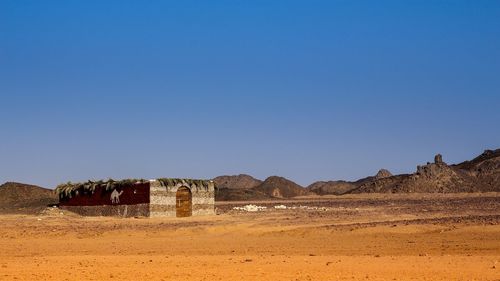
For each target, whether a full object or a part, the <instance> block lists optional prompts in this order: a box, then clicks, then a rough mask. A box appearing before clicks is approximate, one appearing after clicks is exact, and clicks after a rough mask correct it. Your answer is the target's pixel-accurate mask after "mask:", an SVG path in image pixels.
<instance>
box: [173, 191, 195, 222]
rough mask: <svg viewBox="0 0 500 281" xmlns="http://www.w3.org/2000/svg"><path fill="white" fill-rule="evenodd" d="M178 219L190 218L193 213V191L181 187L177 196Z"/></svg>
mask: <svg viewBox="0 0 500 281" xmlns="http://www.w3.org/2000/svg"><path fill="white" fill-rule="evenodd" d="M175 201H176V215H177V217H190V216H191V215H192V213H193V207H192V206H193V202H192V195H191V190H189V188H187V187H184V186H183V187H180V188H179V189H178V190H177V193H176V194H175Z"/></svg>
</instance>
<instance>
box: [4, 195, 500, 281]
mask: <svg viewBox="0 0 500 281" xmlns="http://www.w3.org/2000/svg"><path fill="white" fill-rule="evenodd" d="M478 198H479V199H478ZM499 198H500V197H499V196H498V195H497V194H488V195H484V196H482V197H481V196H479V197H478V196H470V197H468V196H457V197H442V198H434V197H432V196H431V197H429V198H427V199H426V198H424V197H418V196H416V197H415V195H413V196H412V197H402V198H399V197H389V198H388V197H383V198H381V197H374V198H369V197H368V198H366V197H359V198H344V199H337V198H327V199H324V200H317V199H310V200H309V199H307V198H303V199H301V200H300V201H292V202H290V201H286V202H264V203H263V202H261V204H263V205H266V206H268V209H267V210H266V211H261V212H255V213H246V212H241V211H234V210H232V207H234V206H235V205H237V204H240V205H241V204H244V203H219V204H218V206H217V208H218V213H219V215H216V216H210V217H198V218H195V217H191V218H184V219H177V218H165V219H147V218H131V219H118V218H103V217H95V218H88V217H79V216H75V215H71V214H68V213H67V212H63V214H62V215H61V214H60V213H59V211H58V210H53V212H46V213H45V215H40V216H25V215H2V216H0V225H1V226H2V227H1V228H0V280H500V224H499V223H500V211H499V210H500V209H499V207H500V206H499V205H500V200H499ZM283 203H284V204H285V205H287V206H288V207H292V206H295V207H296V209H293V210H290V209H287V210H274V208H273V206H274V205H279V204H283ZM300 206H302V207H300Z"/></svg>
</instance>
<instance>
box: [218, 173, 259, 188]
mask: <svg viewBox="0 0 500 281" xmlns="http://www.w3.org/2000/svg"><path fill="white" fill-rule="evenodd" d="M213 181H214V182H215V184H216V185H217V187H219V188H221V189H222V188H229V189H250V188H254V187H256V186H258V185H259V184H261V183H262V181H261V180H258V179H256V178H254V177H252V176H249V175H244V174H241V175H236V176H220V177H216V178H214V179H213Z"/></svg>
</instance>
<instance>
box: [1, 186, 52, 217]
mask: <svg viewBox="0 0 500 281" xmlns="http://www.w3.org/2000/svg"><path fill="white" fill-rule="evenodd" d="M55 203H58V198H57V196H56V195H55V194H54V192H53V191H52V190H50V189H46V188H43V187H39V186H36V185H29V184H23V183H17V182H6V183H4V184H2V185H0V213H4V214H5V213H9V214H36V213H39V212H40V211H42V210H43V209H44V208H45V207H46V206H47V205H49V204H55Z"/></svg>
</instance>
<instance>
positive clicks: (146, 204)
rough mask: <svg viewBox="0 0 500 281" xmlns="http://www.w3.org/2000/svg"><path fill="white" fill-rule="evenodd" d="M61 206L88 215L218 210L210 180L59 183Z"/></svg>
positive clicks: (182, 213) (185, 214)
mask: <svg viewBox="0 0 500 281" xmlns="http://www.w3.org/2000/svg"><path fill="white" fill-rule="evenodd" d="M55 192H56V193H57V194H58V196H59V206H60V208H62V209H66V210H68V211H71V212H75V213H77V214H80V215H84V216H118V217H189V216H201V215H214V214H215V184H214V182H213V181H210V180H193V179H165V178H162V179H157V180H136V179H128V180H121V181H114V180H107V181H88V182H84V183H71V182H69V183H66V184H61V185H59V186H57V188H56V190H55Z"/></svg>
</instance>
